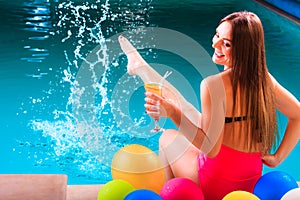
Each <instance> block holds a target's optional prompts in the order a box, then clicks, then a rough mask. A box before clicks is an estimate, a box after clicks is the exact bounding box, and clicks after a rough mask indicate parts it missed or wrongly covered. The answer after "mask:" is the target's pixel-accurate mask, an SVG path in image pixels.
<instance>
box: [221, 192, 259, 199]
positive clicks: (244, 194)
mask: <svg viewBox="0 0 300 200" xmlns="http://www.w3.org/2000/svg"><path fill="white" fill-rule="evenodd" d="M222 200H259V198H258V197H257V196H256V195H254V194H252V193H250V192H246V191H233V192H230V193H229V194H227V195H226V196H225V197H224V198H223V199H222Z"/></svg>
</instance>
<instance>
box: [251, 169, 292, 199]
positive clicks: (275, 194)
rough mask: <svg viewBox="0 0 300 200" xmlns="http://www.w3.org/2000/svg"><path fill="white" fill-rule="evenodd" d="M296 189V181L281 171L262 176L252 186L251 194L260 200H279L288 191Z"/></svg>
mask: <svg viewBox="0 0 300 200" xmlns="http://www.w3.org/2000/svg"><path fill="white" fill-rule="evenodd" d="M294 188H298V184H297V181H296V180H295V179H294V178H293V177H292V176H291V175H289V174H287V173H285V172H282V171H273V172H268V173H266V174H264V175H263V176H262V177H260V179H259V180H258V181H257V183H256V184H255V186H254V191H253V193H254V194H255V195H256V196H257V197H258V198H259V199H260V200H280V199H281V198H282V197H283V195H284V194H285V193H287V192H288V191H290V190H292V189H294Z"/></svg>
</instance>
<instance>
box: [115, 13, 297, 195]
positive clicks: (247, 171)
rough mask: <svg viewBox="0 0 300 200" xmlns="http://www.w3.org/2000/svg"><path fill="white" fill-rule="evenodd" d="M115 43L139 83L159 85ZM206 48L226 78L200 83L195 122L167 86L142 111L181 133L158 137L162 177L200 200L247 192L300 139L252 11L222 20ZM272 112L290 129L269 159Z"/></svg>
mask: <svg viewBox="0 0 300 200" xmlns="http://www.w3.org/2000/svg"><path fill="white" fill-rule="evenodd" d="M119 41H120V44H121V48H122V49H123V51H124V52H125V53H126V55H127V57H128V71H129V73H130V74H136V75H138V76H140V77H141V78H142V80H143V81H145V82H146V81H149V79H151V80H152V81H155V80H156V81H157V80H159V79H160V78H161V77H160V76H159V74H157V73H156V72H155V71H154V70H153V69H152V68H151V67H150V66H149V65H148V64H147V63H146V62H145V61H144V60H143V59H142V58H141V57H140V55H139V54H138V53H137V51H136V50H135V49H134V47H133V46H132V45H131V44H130V43H129V42H128V41H127V40H126V39H125V38H124V37H122V36H121V37H120V38H119ZM212 43H213V44H212V47H213V48H214V49H215V51H214V54H213V56H212V60H213V62H214V63H216V64H219V65H223V66H224V71H222V72H221V73H219V74H216V75H212V76H210V77H207V78H205V79H204V80H203V81H202V82H201V104H202V105H201V106H202V113H201V115H200V114H199V113H197V111H195V108H193V107H192V106H191V105H190V104H188V103H187V101H185V100H184V98H183V97H182V96H181V95H180V93H179V92H178V91H177V90H176V89H175V88H174V87H172V85H170V84H169V83H167V84H165V87H164V88H163V95H162V97H160V96H157V95H155V94H153V93H149V92H147V93H146V104H145V107H146V110H147V113H148V114H149V115H150V116H152V117H154V118H157V117H161V116H163V117H168V118H170V119H171V120H172V121H173V122H174V123H175V124H176V125H177V126H178V128H179V131H177V130H166V131H164V133H163V134H162V136H161V138H160V141H159V142H160V143H159V145H160V157H161V159H162V160H163V162H164V163H165V166H166V167H165V168H166V174H167V178H168V179H170V178H173V177H186V178H189V179H191V180H193V181H195V182H196V183H198V184H199V185H200V187H201V188H202V191H203V194H204V196H205V199H206V200H218V199H222V198H223V197H224V196H225V195H226V194H228V193H230V192H232V191H236V190H244V191H249V192H252V191H253V188H254V185H255V183H256V182H257V180H258V179H259V178H260V177H261V173H262V164H263V163H264V164H266V165H268V166H270V167H276V166H277V165H279V164H280V163H281V162H282V161H283V160H284V159H285V158H286V157H287V156H288V154H289V153H290V152H291V151H292V149H293V148H294V147H295V146H296V144H297V142H298V140H299V136H300V103H299V102H298V101H297V99H296V98H295V97H294V96H293V95H292V94H291V93H289V92H288V91H287V90H286V89H285V88H283V87H282V86H281V85H280V84H279V83H278V82H277V81H276V80H275V78H274V77H272V76H271V74H270V73H269V72H268V69H267V66H266V58H265V47H264V33H263V27H262V24H261V21H260V19H259V18H258V17H257V16H256V15H255V14H254V13H251V12H246V11H243V12H235V13H232V14H230V15H228V16H226V17H225V18H223V19H222V20H221V21H220V23H219V25H218V27H217V28H216V33H215V35H214V37H213V40H212ZM149 77H150V78H149ZM186 106H187V107H188V109H187V110H186ZM276 109H278V110H279V111H280V112H281V113H283V114H284V115H286V116H287V118H288V124H287V126H286V130H285V133H284V137H283V139H282V141H281V142H280V145H279V147H278V148H277V149H276V151H275V153H274V154H270V150H271V149H272V147H275V145H276V144H277V143H276V142H277V121H276ZM191 110H193V112H188V114H186V112H185V111H191ZM191 113H192V114H193V117H191Z"/></svg>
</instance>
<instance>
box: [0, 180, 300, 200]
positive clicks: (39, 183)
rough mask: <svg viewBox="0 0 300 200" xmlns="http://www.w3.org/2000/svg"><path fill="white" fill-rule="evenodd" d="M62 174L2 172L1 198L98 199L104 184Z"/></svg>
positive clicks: (27, 199)
mask: <svg viewBox="0 0 300 200" xmlns="http://www.w3.org/2000/svg"><path fill="white" fill-rule="evenodd" d="M67 182H68V177H67V175H61V174H1V175H0V199H5V200H20V199H22V200H41V199H43V200H96V199H98V191H99V190H100V188H101V187H102V184H94V185H93V184H90V185H68V184H67ZM298 185H299V187H300V182H298Z"/></svg>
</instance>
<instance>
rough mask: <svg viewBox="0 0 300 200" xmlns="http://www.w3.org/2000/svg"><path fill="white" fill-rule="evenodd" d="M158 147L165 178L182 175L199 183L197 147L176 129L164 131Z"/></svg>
mask: <svg viewBox="0 0 300 200" xmlns="http://www.w3.org/2000/svg"><path fill="white" fill-rule="evenodd" d="M159 148H160V151H159V156H160V158H161V160H162V162H163V164H164V167H165V172H166V177H167V180H169V179H171V178H174V177H184V178H189V179H191V180H192V181H194V182H195V183H197V184H199V180H198V155H199V153H200V151H199V149H197V148H196V147H194V146H193V145H192V144H191V143H190V142H189V141H188V140H187V139H186V138H185V137H184V136H183V135H182V134H181V133H180V132H178V131H177V130H166V131H164V132H163V134H162V136H161V137H160V139H159Z"/></svg>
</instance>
